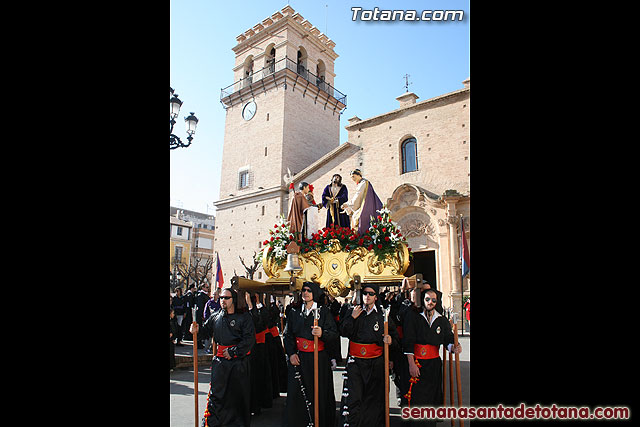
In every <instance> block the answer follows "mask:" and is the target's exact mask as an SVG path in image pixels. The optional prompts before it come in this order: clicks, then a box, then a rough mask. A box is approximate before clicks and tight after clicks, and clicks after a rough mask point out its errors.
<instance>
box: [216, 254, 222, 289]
mask: <svg viewBox="0 0 640 427" xmlns="http://www.w3.org/2000/svg"><path fill="white" fill-rule="evenodd" d="M216 265H217V267H216V283H217V287H218V289H222V285H224V277H222V267H221V266H220V256H219V255H218V252H216Z"/></svg>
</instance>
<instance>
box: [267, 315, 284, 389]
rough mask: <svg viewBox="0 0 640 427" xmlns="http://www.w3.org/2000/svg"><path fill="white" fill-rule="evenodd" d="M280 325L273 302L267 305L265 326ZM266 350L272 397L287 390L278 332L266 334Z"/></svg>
mask: <svg viewBox="0 0 640 427" xmlns="http://www.w3.org/2000/svg"><path fill="white" fill-rule="evenodd" d="M279 326H280V310H279V309H278V306H276V305H275V304H271V305H270V306H269V319H268V323H267V328H269V330H270V331H271V330H273V328H274V327H276V330H278V327H279ZM266 343H267V351H268V353H269V364H270V365H271V391H272V396H273V398H274V399H276V398H278V397H280V393H286V392H287V359H286V357H285V355H284V347H283V346H282V338H280V334H278V335H277V336H275V337H274V336H273V334H271V332H268V333H267V336H266Z"/></svg>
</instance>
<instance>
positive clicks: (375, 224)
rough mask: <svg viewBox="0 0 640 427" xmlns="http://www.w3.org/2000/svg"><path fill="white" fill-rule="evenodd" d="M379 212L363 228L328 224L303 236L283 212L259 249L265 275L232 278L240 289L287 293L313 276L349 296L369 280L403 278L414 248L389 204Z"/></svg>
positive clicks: (389, 283) (327, 288) (381, 281)
mask: <svg viewBox="0 0 640 427" xmlns="http://www.w3.org/2000/svg"><path fill="white" fill-rule="evenodd" d="M377 214H378V215H377V216H376V217H375V218H374V217H371V220H370V227H369V229H368V230H367V231H366V232H365V233H363V234H359V233H358V232H357V231H356V230H354V229H352V228H350V227H325V228H323V229H321V230H318V231H317V232H314V233H311V238H305V239H301V237H300V233H299V232H291V231H290V226H289V222H288V221H287V220H286V219H285V218H284V217H282V216H281V217H280V218H279V219H278V220H277V221H276V223H275V224H274V225H273V228H271V229H270V230H269V239H267V240H265V241H264V242H263V246H264V248H263V249H262V251H261V252H259V253H258V254H257V258H258V260H259V261H260V262H261V265H262V268H263V270H264V272H265V274H266V275H267V280H266V281H265V282H259V281H255V280H250V279H247V278H243V277H238V276H236V277H234V278H233V279H232V284H233V286H235V287H236V288H237V289H239V290H246V291H256V292H266V293H271V294H279V295H285V294H290V293H292V292H295V291H299V290H300V289H301V288H302V284H303V283H304V282H307V281H309V282H314V283H317V284H318V285H319V286H320V287H321V288H322V289H324V290H325V291H326V292H327V293H329V294H330V295H332V296H333V297H346V296H347V295H348V294H349V292H350V291H351V290H354V291H359V290H360V289H361V288H362V287H363V285H365V284H367V283H376V284H378V285H383V286H384V285H387V286H398V285H400V284H401V282H402V280H403V279H404V278H405V276H404V273H405V272H406V271H407V268H408V267H409V261H410V257H411V251H410V248H409V247H408V245H407V240H406V238H405V237H404V236H403V235H402V233H401V232H400V230H399V228H398V225H397V224H396V223H395V222H393V221H392V220H391V218H390V211H389V210H388V209H387V208H386V206H383V207H382V209H380V210H379V211H377ZM412 279H414V280H412V281H413V282H415V277H413V278H412Z"/></svg>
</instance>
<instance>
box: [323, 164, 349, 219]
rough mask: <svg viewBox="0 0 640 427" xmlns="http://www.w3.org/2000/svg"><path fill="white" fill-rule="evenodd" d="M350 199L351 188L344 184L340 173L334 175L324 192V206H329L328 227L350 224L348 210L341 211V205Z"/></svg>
mask: <svg viewBox="0 0 640 427" xmlns="http://www.w3.org/2000/svg"><path fill="white" fill-rule="evenodd" d="M348 200H349V190H347V186H346V185H342V177H341V176H340V175H339V174H335V175H333V176H332V177H331V182H330V183H329V185H327V186H326V187H324V191H323V192H322V207H324V208H327V222H326V226H327V227H331V225H333V227H334V228H338V227H349V226H350V220H349V215H347V213H346V212H343V213H340V206H342V204H343V203H346V202H347V201H348Z"/></svg>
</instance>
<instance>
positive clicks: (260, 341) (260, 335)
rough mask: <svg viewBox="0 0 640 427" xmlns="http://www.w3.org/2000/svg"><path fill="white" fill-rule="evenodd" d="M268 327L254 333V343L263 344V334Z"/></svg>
mask: <svg viewBox="0 0 640 427" xmlns="http://www.w3.org/2000/svg"><path fill="white" fill-rule="evenodd" d="M267 331H268V329H265V330H264V331H262V332H258V333H257V334H256V344H264V341H265V335H266V334H267Z"/></svg>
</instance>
